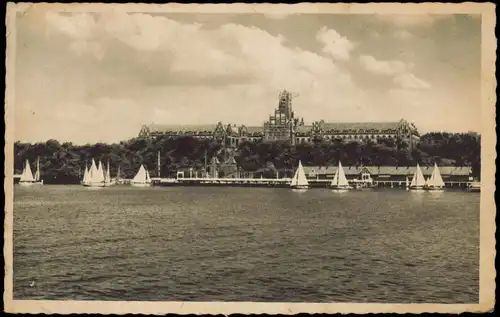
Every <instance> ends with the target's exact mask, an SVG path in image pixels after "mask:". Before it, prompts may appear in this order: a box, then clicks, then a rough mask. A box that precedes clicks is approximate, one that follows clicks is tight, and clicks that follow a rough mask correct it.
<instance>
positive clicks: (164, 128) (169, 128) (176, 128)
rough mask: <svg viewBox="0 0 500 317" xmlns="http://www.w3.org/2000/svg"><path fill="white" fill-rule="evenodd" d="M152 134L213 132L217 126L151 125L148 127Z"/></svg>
mask: <svg viewBox="0 0 500 317" xmlns="http://www.w3.org/2000/svg"><path fill="white" fill-rule="evenodd" d="M146 127H147V128H148V129H149V131H150V132H151V133H155V132H157V133H158V132H159V133H165V132H183V133H188V132H207V131H209V132H213V131H215V127H217V124H191V125H188V124H172V125H168V124H150V125H147V126H146Z"/></svg>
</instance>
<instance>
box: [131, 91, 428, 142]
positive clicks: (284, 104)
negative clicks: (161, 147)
mask: <svg viewBox="0 0 500 317" xmlns="http://www.w3.org/2000/svg"><path fill="white" fill-rule="evenodd" d="M292 99H293V96H292V94H291V93H290V92H288V91H286V90H284V91H282V92H281V93H280V94H279V98H278V107H277V108H276V109H275V110H274V114H273V115H271V116H269V119H268V120H267V121H266V122H265V123H264V124H263V125H262V126H245V125H240V126H236V125H234V124H228V125H224V124H222V123H221V122H219V123H217V124H214V125H158V124H151V125H143V126H142V128H141V130H140V132H139V137H140V138H148V139H149V138H156V137H159V136H162V137H172V138H177V137H182V136H190V137H193V138H197V139H213V140H217V141H218V142H221V143H222V144H224V145H226V146H229V147H236V146H238V145H239V144H240V143H241V142H245V141H261V140H262V141H289V142H291V143H292V144H298V143H308V142H313V141H315V140H326V141H328V140H339V141H357V142H366V141H368V140H372V141H376V140H377V139H393V140H399V141H405V142H407V143H408V144H409V145H410V147H412V146H413V145H414V144H416V143H417V142H419V140H420V135H419V133H418V130H417V128H416V127H415V125H414V124H413V123H410V122H407V121H406V120H404V119H401V120H399V121H396V122H352V123H327V122H325V121H323V120H321V121H317V122H313V123H312V124H311V125H305V124H304V119H303V118H297V117H296V116H295V113H294V111H293V107H292Z"/></svg>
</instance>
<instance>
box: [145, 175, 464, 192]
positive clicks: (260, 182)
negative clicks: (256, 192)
mask: <svg viewBox="0 0 500 317" xmlns="http://www.w3.org/2000/svg"><path fill="white" fill-rule="evenodd" d="M151 180H152V182H153V184H154V185H156V186H227V187H289V186H290V181H291V179H290V178H200V177H181V178H152V179H151ZM331 181H332V180H331V179H308V182H309V185H310V186H311V188H326V187H328V185H329V184H330V183H331ZM350 182H351V181H350ZM444 183H445V187H446V188H461V189H465V188H467V187H468V186H469V185H470V184H471V183H472V181H445V182H444ZM373 184H374V185H375V187H379V188H405V187H406V182H405V181H373Z"/></svg>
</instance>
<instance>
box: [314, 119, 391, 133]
mask: <svg viewBox="0 0 500 317" xmlns="http://www.w3.org/2000/svg"><path fill="white" fill-rule="evenodd" d="M399 124H400V123H399V122H336V123H331V122H325V123H324V124H323V131H325V132H326V131H331V130H337V131H340V132H342V131H344V130H345V132H346V133H349V130H351V131H352V130H354V131H360V130H365V131H367V130H376V131H384V130H389V129H391V130H396V129H397V128H398V126H399Z"/></svg>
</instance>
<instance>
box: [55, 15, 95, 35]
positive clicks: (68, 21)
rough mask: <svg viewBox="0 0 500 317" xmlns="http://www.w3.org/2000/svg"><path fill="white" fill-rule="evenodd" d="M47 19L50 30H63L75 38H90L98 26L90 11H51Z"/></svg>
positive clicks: (62, 31)
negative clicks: (69, 12)
mask: <svg viewBox="0 0 500 317" xmlns="http://www.w3.org/2000/svg"><path fill="white" fill-rule="evenodd" d="M45 19H46V21H47V26H48V30H49V32H50V31H56V32H61V33H64V34H66V35H67V36H69V37H71V38H73V39H75V40H78V39H80V40H82V39H88V38H89V37H90V36H91V35H92V33H93V32H94V29H95V27H96V22H95V20H94V18H93V16H92V15H90V14H88V13H74V14H72V15H61V14H57V13H53V12H50V11H49V12H47V13H46V14H45Z"/></svg>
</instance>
